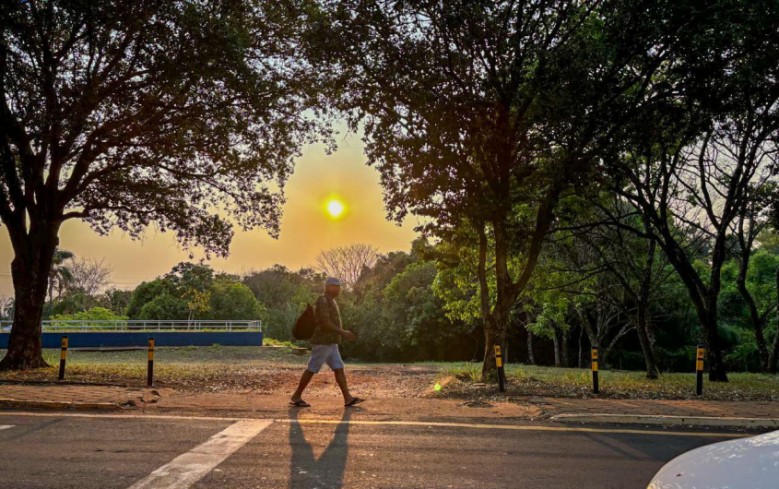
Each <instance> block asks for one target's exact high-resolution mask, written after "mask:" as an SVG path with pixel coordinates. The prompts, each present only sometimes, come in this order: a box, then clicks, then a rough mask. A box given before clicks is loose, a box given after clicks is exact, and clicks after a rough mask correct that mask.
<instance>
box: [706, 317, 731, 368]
mask: <svg viewBox="0 0 779 489" xmlns="http://www.w3.org/2000/svg"><path fill="white" fill-rule="evenodd" d="M705 321H706V326H705V329H704V331H705V332H706V350H707V351H708V360H709V381H711V382H727V381H728V374H727V372H726V370H725V357H724V355H723V353H722V340H721V339H720V336H719V330H718V329H717V310H716V308H715V309H714V310H713V311H707V314H706V317H705Z"/></svg>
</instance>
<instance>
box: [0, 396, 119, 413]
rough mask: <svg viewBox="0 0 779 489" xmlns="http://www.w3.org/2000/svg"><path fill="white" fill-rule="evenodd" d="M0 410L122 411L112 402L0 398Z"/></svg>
mask: <svg viewBox="0 0 779 489" xmlns="http://www.w3.org/2000/svg"><path fill="white" fill-rule="evenodd" d="M0 409H52V410H62V409H74V410H113V409H122V406H120V405H119V404H117V403H113V402H68V401H29V400H20V399H3V398H0Z"/></svg>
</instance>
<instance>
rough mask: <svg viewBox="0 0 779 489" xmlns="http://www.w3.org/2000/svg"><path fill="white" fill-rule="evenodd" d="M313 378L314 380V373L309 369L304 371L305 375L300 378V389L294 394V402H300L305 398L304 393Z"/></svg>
mask: <svg viewBox="0 0 779 489" xmlns="http://www.w3.org/2000/svg"><path fill="white" fill-rule="evenodd" d="M312 378H314V372H312V371H310V370H308V369H306V370H304V371H303V375H301V376H300V382H299V383H298V389H297V390H296V391H295V393H294V394H292V402H295V401H299V400H300V399H301V398H302V397H303V391H304V390H306V387H307V386H308V383H309V382H311V379H312Z"/></svg>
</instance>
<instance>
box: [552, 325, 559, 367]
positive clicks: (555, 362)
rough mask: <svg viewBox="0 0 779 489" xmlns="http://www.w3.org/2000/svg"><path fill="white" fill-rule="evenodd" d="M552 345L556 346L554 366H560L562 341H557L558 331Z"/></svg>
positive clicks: (553, 337)
mask: <svg viewBox="0 0 779 489" xmlns="http://www.w3.org/2000/svg"><path fill="white" fill-rule="evenodd" d="M552 343H553V345H554V366H555V367H559V366H560V341H559V340H558V339H557V331H555V333H554V335H553V336H552Z"/></svg>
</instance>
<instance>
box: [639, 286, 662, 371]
mask: <svg viewBox="0 0 779 489" xmlns="http://www.w3.org/2000/svg"><path fill="white" fill-rule="evenodd" d="M647 285H648V284H647ZM648 299H649V288H648V287H646V288H644V287H642V290H641V297H639V302H638V305H637V307H636V334H638V342H639V344H640V345H641V353H642V354H643V355H644V365H645V366H646V378H647V379H657V378H658V377H659V376H660V369H658V368H657V359H656V357H655V349H654V344H653V342H652V340H651V338H650V336H649V304H648V302H649V300H648Z"/></svg>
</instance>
